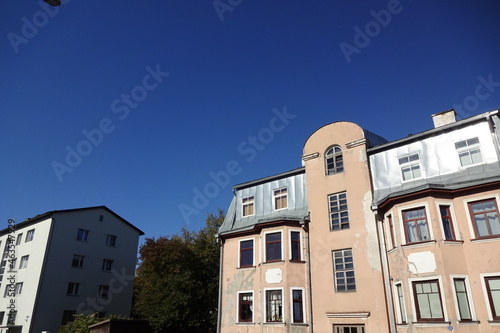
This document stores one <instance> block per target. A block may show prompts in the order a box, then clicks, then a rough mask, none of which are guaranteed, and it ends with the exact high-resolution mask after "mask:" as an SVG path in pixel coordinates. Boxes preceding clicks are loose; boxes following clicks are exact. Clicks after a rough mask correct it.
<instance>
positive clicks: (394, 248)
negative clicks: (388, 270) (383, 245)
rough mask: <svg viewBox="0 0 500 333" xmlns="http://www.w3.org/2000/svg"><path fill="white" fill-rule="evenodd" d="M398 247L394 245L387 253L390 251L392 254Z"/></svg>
mask: <svg viewBox="0 0 500 333" xmlns="http://www.w3.org/2000/svg"><path fill="white" fill-rule="evenodd" d="M397 249H398V248H397V247H393V248H392V249H390V250H387V253H388V254H391V253H393V252H396V250H397Z"/></svg>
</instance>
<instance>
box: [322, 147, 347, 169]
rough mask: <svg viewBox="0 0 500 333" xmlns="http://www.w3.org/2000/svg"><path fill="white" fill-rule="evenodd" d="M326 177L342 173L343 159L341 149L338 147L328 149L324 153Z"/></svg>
mask: <svg viewBox="0 0 500 333" xmlns="http://www.w3.org/2000/svg"><path fill="white" fill-rule="evenodd" d="M325 167H326V175H327V176H328V175H334V174H336V173H339V172H343V171H344V159H343V157H342V149H340V147H339V146H332V147H330V148H328V150H327V151H326V153H325Z"/></svg>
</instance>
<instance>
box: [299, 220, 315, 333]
mask: <svg viewBox="0 0 500 333" xmlns="http://www.w3.org/2000/svg"><path fill="white" fill-rule="evenodd" d="M310 222H311V221H310V215H308V216H306V217H304V219H303V220H302V221H301V222H300V224H301V225H302V228H303V229H304V231H305V239H306V253H307V257H306V260H307V265H306V270H307V273H306V279H307V282H306V283H307V289H309V306H308V307H307V312H308V314H309V317H308V318H309V322H310V323H311V324H310V325H309V332H310V333H313V332H314V324H313V310H312V308H313V306H312V282H311V246H310V243H309V223H310Z"/></svg>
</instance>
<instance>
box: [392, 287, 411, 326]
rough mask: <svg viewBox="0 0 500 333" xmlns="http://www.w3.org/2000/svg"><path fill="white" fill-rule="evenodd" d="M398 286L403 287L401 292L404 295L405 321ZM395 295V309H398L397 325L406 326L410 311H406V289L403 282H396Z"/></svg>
mask: <svg viewBox="0 0 500 333" xmlns="http://www.w3.org/2000/svg"><path fill="white" fill-rule="evenodd" d="M398 286H401V291H402V293H403V300H402V301H403V306H402V307H403V308H404V310H405V313H404V317H405V320H403V313H401V301H400V299H399V295H398ZM392 289H393V295H394V304H396V306H395V308H396V311H395V312H396V320H397V324H401V325H406V324H408V314H407V313H408V311H406V303H405V298H406V297H405V293H404V291H405V289H404V286H403V281H401V280H398V281H396V282H394V284H393V288H392Z"/></svg>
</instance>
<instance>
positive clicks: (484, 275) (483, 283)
mask: <svg viewBox="0 0 500 333" xmlns="http://www.w3.org/2000/svg"><path fill="white" fill-rule="evenodd" d="M494 276H500V272H496V273H481V274H479V277H480V279H481V287H482V288H483V296H484V303H485V304H486V310H487V312H488V320H489V321H493V309H492V308H491V305H490V299H489V298H488V288H487V287H486V281H485V280H484V278H487V277H494Z"/></svg>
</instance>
